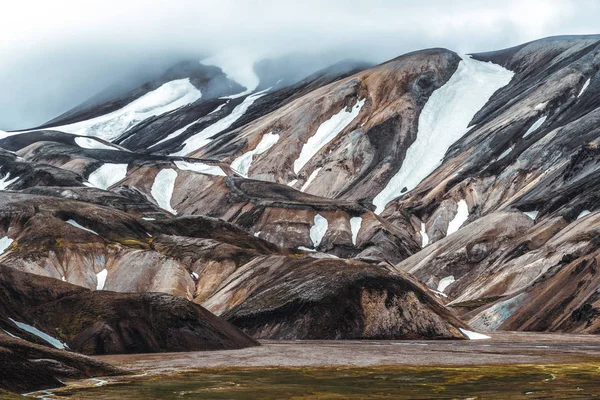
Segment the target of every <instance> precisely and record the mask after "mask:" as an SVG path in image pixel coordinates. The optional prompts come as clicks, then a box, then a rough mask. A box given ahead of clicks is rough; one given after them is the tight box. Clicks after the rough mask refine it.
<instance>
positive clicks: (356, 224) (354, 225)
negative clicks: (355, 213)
mask: <svg viewBox="0 0 600 400" xmlns="http://www.w3.org/2000/svg"><path fill="white" fill-rule="evenodd" d="M361 226H362V218H361V217H352V218H350V231H351V232H352V244H353V245H355V246H356V239H358V232H360V227H361Z"/></svg>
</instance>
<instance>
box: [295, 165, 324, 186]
mask: <svg viewBox="0 0 600 400" xmlns="http://www.w3.org/2000/svg"><path fill="white" fill-rule="evenodd" d="M319 172H321V167H319V168H317V169H315V170H314V171H313V172H312V173H311V174H310V176H309V177H308V179H307V180H306V182H304V185H302V187H301V188H300V191H301V192H304V191H305V190H306V189H308V187H309V186H310V184H311V183H312V181H314V180H315V178H316V177H317V175H319Z"/></svg>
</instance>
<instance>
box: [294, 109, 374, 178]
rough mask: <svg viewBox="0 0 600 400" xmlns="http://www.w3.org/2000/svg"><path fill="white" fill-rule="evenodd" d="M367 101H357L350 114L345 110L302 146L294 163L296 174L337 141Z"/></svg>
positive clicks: (327, 122)
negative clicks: (316, 155) (338, 136)
mask: <svg viewBox="0 0 600 400" xmlns="http://www.w3.org/2000/svg"><path fill="white" fill-rule="evenodd" d="M365 101H366V99H362V100H359V101H357V102H356V105H355V106H353V107H352V109H351V110H350V111H349V112H347V111H346V109H345V108H343V109H342V110H341V111H340V112H338V113H337V114H335V115H333V116H332V117H331V118H329V119H328V120H327V121H325V122H323V123H322V124H321V125H320V126H319V128H317V132H316V133H315V134H314V135H313V136H311V137H309V138H308V140H307V141H306V143H305V144H304V146H302V150H301V151H300V155H299V156H298V159H297V160H295V161H294V173H295V174H298V172H300V170H301V169H302V168H303V167H304V166H305V165H306V163H308V162H309V161H310V159H311V158H313V157H314V156H315V154H317V153H318V152H319V150H321V149H322V148H323V147H324V146H325V145H327V143H329V142H331V141H332V140H333V139H335V137H336V136H337V135H338V134H339V133H340V132H341V131H343V130H344V129H345V128H346V127H347V126H348V125H349V124H350V123H351V122H352V121H353V120H354V118H356V117H357V116H358V114H359V113H360V110H361V109H362V107H363V106H364V105H365Z"/></svg>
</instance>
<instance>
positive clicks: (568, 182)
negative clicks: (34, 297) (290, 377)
mask: <svg viewBox="0 0 600 400" xmlns="http://www.w3.org/2000/svg"><path fill="white" fill-rule="evenodd" d="M599 69H600V36H567V37H553V38H546V39H542V40H538V41H534V42H531V43H526V44H523V45H521V46H517V47H515V48H510V49H504V50H498V51H492V52H488V53H478V54H470V55H459V54H457V53H455V52H453V51H451V50H447V49H439V48H434V49H426V50H422V51H417V52H413V53H409V54H405V55H402V56H399V57H397V58H395V59H393V60H390V61H388V62H386V63H383V64H380V65H376V66H371V65H367V64H364V63H360V62H354V61H347V62H342V63H339V64H336V65H333V66H331V67H329V68H325V69H322V70H319V71H317V72H315V73H312V74H310V75H309V76H307V77H305V78H302V79H297V78H294V79H291V78H289V77H292V76H294V74H293V73H291V72H290V71H289V65H287V64H286V63H285V62H281V61H278V62H272V61H268V60H266V61H263V62H261V63H259V64H257V65H256V66H255V73H256V79H255V80H256V81H257V82H259V84H258V85H257V86H256V87H255V88H253V87H246V86H244V84H240V83H237V82H235V81H234V80H232V79H231V78H230V77H229V76H227V74H226V73H225V72H223V70H222V69H220V68H218V67H217V66H210V65H204V64H201V63H199V62H198V61H190V62H186V63H182V64H179V65H177V66H174V67H173V68H171V69H170V70H168V71H165V73H164V74H163V75H162V76H160V77H158V78H156V79H155V80H152V81H150V82H148V83H146V84H144V85H143V86H141V87H139V88H137V89H135V90H133V91H130V92H127V93H121V94H118V95H113V97H110V95H108V94H107V93H105V94H104V95H102V96H100V97H97V98H95V99H92V100H90V101H88V102H86V103H85V104H82V105H81V106H79V107H77V108H75V109H74V110H71V111H70V112H68V113H66V114H64V115H62V116H60V117H58V118H56V119H54V120H52V121H50V122H49V123H47V124H45V125H43V126H41V127H38V128H35V129H31V130H28V131H23V132H0V198H1V201H0V263H2V264H4V265H6V266H7V267H6V268H9V269H12V270H17V271H19V272H20V273H23V274H25V273H27V274H35V275H41V276H44V277H47V278H45V279H46V280H44V284H43V286H44V287H46V286H50V287H53V286H55V284H56V285H68V287H69V288H70V289H69V290H76V291H78V292H77V293H79V294H78V295H77V296H75V297H73V296H74V295H73V296H71V297H69V300H68V301H67V300H66V299H64V300H62V299H56V300H52V302H51V303H50V304H53V306H56V309H55V312H50V311H48V312H46V311H44V312H43V313H40V312H34V311H32V310H31V309H30V308H28V307H29V306H26V305H14V309H13V310H12V311H11V312H14V313H17V314H14V315H20V316H22V317H23V318H24V317H25V316H27V318H28V319H27V322H26V323H27V324H29V325H31V326H35V327H37V329H43V330H45V331H47V332H55V331H56V328H59V327H60V326H63V325H64V324H65V323H66V322H65V321H68V320H70V319H73V320H78V319H79V318H82V317H83V316H82V314H83V313H84V312H85V310H86V308H85V307H90V308H96V307H97V308H99V309H102V310H103V313H102V314H101V317H102V318H103V320H102V321H104V322H102V323H99V324H100V325H102V326H103V327H102V328H99V330H98V331H93V332H91V333H90V332H87V331H86V332H83V331H82V332H79V331H77V330H75V331H73V332H71V333H70V334H68V335H67V336H66V339H65V340H67V339H68V340H71V343H72V345H73V348H74V349H76V350H78V351H82V352H86V353H90V352H92V353H93V352H94V351H95V350H90V349H96V348H102V346H101V347H94V346H92V347H90V345H89V343H90V342H89V340H90V339H89V338H90V337H102V335H104V334H105V333H104V332H108V331H110V332H118V329H116V330H115V328H114V326H113V325H111V322H110V321H114V319H115V318H116V319H117V320H118V319H119V318H124V319H131V316H130V315H128V314H127V312H126V310H123V309H121V308H120V306H118V304H124V302H125V303H127V302H137V303H136V304H139V305H140V307H142V305H143V307H150V304H151V305H152V307H156V310H160V313H159V314H158V315H159V316H158V317H156V315H155V316H154V317H155V318H158V320H159V321H146V320H145V321H142V320H140V321H136V322H135V324H134V325H135V327H136V329H139V332H140V335H142V336H144V335H150V333H149V330H146V328H143V329H142V328H141V327H148V326H156V325H153V324H158V326H159V327H160V328H159V331H160V330H161V329H165V327H164V326H163V325H162V324H163V322H160V321H171V320H174V321H176V323H175V326H179V327H180V331H178V333H172V335H175V337H177V335H182V336H181V337H180V339H178V340H176V341H175V342H170V341H167V342H166V344H164V343H165V342H161V340H160V339H156V340H155V339H150V338H146V339H145V340H147V342H148V343H156V345H149V346H147V347H144V348H143V349H141V350H140V349H138V350H140V351H142V350H143V351H163V350H166V349H176V350H185V349H189V348H198V347H194V346H196V345H197V344H196V343H194V341H193V338H194V335H192V334H191V333H190V331H194V332H198V331H197V330H196V329H200V328H198V327H197V326H196V325H195V324H196V323H198V324H200V325H201V326H203V327H204V328H202V329H205V328H206V329H209V328H210V329H212V330H217V331H219V332H221V333H223V329H225V328H222V327H224V326H225V327H227V329H225V333H228V334H229V336H228V337H229V339H227V343H230V344H231V345H232V346H233V347H236V346H238V347H239V346H241V345H242V344H243V345H252V344H254V342H253V341H252V339H250V338H247V337H245V336H242V335H243V334H242V333H241V332H238V331H237V330H235V328H233V326H231V325H229V324H233V325H235V326H237V327H238V328H239V329H241V330H242V331H244V332H245V333H246V334H248V335H250V336H253V337H254V338H259V339H266V338H268V339H366V338H377V339H429V338H431V339H433V338H436V339H441V338H461V339H463V338H464V339H467V338H474V337H477V336H476V335H475V334H474V333H473V331H487V330H496V329H501V330H528V331H542V332H555V331H560V332H581V333H598V332H600V297H599V294H598V290H597V288H598V286H599V284H600V281H599V280H598V279H600V278H598V277H599V276H600V274H598V273H597V268H598V267H597V264H598V261H597V260H598V257H599V254H600V253H599V251H600V241H598V232H597V227H598V224H599V222H600V214H598V208H599V206H600V199H599V198H598V196H597V195H596V193H597V192H598V190H597V188H596V186H597V182H599V179H598V175H599V174H600V156H599V154H600V153H599V151H598V144H599V141H600V131H599V130H598V126H600V124H599V122H600V100H598V99H599V96H598V92H599V91H600V80H599V78H598V76H599V75H598V70H599ZM280 76H281V77H282V78H279V77H280ZM285 77H288V78H285ZM107 97H109V98H107ZM2 271H3V272H2V273H3V274H5V275H10V273H9V272H8V269H3V270H2ZM24 276H27V277H29V278H20V279H28V280H29V279H30V280H31V281H32V282H34V281H35V280H36V279H37V278H35V277H34V276H33V275H24ZM51 281H52V282H55V283H49V282H51ZM61 281H66V282H67V283H64V282H61ZM40 282H41V281H40ZM69 284H70V285H69ZM11 285H12V283H10V281H8V280H7V283H6V287H10V286H11ZM73 285H76V286H73ZM65 287H67V286H65ZM156 292H161V293H163V294H162V295H159V294H156ZM173 296H177V297H173ZM171 304H177V305H178V306H177V307H180V308H177V310H180V311H181V312H182V313H184V314H185V315H186V316H189V318H191V321H188V320H186V319H185V318H187V317H185V318H184V317H183V316H182V315H181V314H180V313H179V311H176V309H174V308H172V307H171ZM84 305H85V307H84ZM201 306H202V307H205V308H206V310H204V309H203V308H201ZM36 307H38V308H39V307H41V308H39V309H40V310H46V309H45V308H44V307H42V306H36ZM157 312H158V311H157ZM209 312H211V313H214V314H215V315H214V316H213V315H211V314H209ZM5 313H6V316H5V320H3V322H2V324H3V326H4V327H7V328H11V327H12V328H13V329H14V324H12V325H11V324H10V323H9V322H7V320H6V318H8V317H9V318H13V317H10V316H9V315H8V311H6V312H5ZM11 315H12V314H11ZM13 319H14V318H13ZM206 321H209V322H206ZM190 324H191V325H190ZM206 324H208V325H206ZM100 325H98V326H100ZM94 326H95V325H94ZM131 328H132V329H133V326H132V327H131ZM61 329H62V328H61ZM107 329H108V331H107ZM215 334H216V333H215ZM81 335H83V336H81ZM90 335H91V336H90ZM190 335H191V336H190ZM150 336H152V335H150ZM144 337H146V336H144ZM183 337H185V339H184V338H183ZM219 337H221V336H219ZM232 338H236V339H232ZM222 340H225V339H219V340H217V339H215V341H212V342H211V343H213V344H214V343H216V342H219V343H221V345H222V343H223V341H222ZM190 341H191V342H190ZM173 343H177V344H176V345H174V344H173ZM183 344H186V345H189V346H190V347H186V346H184V345H183ZM171 345H173V346H174V347H169V346H171ZM69 346H71V344H69ZM210 346H212V344H211V345H210ZM210 346H208V347H210ZM200 347H201V346H200ZM104 349H106V347H104ZM111 351H113V352H127V351H132V349H131V348H129V347H128V344H127V342H124V343H123V345H122V346H116V347H114V348H111Z"/></svg>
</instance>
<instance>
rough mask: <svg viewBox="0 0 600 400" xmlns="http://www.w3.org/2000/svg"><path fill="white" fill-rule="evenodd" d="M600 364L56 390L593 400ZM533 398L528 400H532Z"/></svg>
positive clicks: (244, 374)
mask: <svg viewBox="0 0 600 400" xmlns="http://www.w3.org/2000/svg"><path fill="white" fill-rule="evenodd" d="M599 372H600V364H598V363H581V364H564V365H487V366H464V367H462V366H451V367H436V366H421V367H409V366H381V367H367V368H356V367H319V368H274V367H272V368H213V369H203V370H197V371H184V372H179V373H175V374H170V375H154V376H152V375H150V376H146V377H142V378H137V379H132V378H131V377H123V378H120V379H117V380H116V383H118V384H109V385H107V386H104V387H94V386H92V385H93V384H94V383H95V382H94V383H89V384H88V385H87V387H84V388H82V387H81V386H80V385H81V382H78V383H76V384H75V385H71V386H70V387H67V388H64V389H59V390H58V391H57V392H56V394H57V395H58V397H60V398H86V399H99V398H102V399H107V398H111V399H112V398H118V399H121V400H127V399H140V398H144V399H149V400H152V399H179V398H186V399H258V398H260V399H283V398H286V399H288V398H289V399H365V398H369V399H391V398H393V399H415V398H419V399H440V398H444V399H452V398H477V399H513V398H544V399H563V398H569V399H572V398H581V399H583V398H591V397H595V396H596V395H599V394H600V389H599V385H598V384H597V381H598V373H599ZM529 396H531V397H529Z"/></svg>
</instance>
